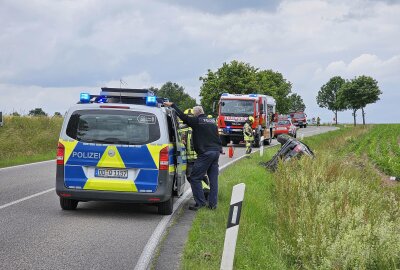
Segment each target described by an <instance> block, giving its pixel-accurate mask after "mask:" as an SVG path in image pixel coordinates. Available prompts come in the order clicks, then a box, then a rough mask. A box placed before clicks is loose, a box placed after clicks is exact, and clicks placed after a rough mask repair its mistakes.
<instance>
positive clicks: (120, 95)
mask: <svg viewBox="0 0 400 270" xmlns="http://www.w3.org/2000/svg"><path fill="white" fill-rule="evenodd" d="M122 85H128V84H127V83H126V82H124V81H123V80H122V79H119V89H121V88H122ZM119 103H122V93H121V91H119Z"/></svg>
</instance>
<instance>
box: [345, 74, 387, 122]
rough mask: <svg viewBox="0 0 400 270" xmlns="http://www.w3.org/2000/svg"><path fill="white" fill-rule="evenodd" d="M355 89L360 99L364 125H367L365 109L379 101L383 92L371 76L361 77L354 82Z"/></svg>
mask: <svg viewBox="0 0 400 270" xmlns="http://www.w3.org/2000/svg"><path fill="white" fill-rule="evenodd" d="M352 83H353V87H354V88H355V89H357V93H358V96H359V98H360V101H359V102H360V106H361V113H362V118H363V125H365V112H364V108H365V107H366V106H367V105H368V104H371V103H375V102H377V101H378V100H379V95H381V94H382V91H381V90H380V89H379V86H378V81H376V80H374V79H373V78H372V77H369V76H365V75H363V76H360V77H357V78H355V79H353V80H352Z"/></svg>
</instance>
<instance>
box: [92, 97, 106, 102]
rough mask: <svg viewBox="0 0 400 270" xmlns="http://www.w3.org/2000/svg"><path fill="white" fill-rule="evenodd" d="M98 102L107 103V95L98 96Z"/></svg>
mask: <svg viewBox="0 0 400 270" xmlns="http://www.w3.org/2000/svg"><path fill="white" fill-rule="evenodd" d="M95 102H96V103H107V97H105V96H98V97H96V101H95Z"/></svg>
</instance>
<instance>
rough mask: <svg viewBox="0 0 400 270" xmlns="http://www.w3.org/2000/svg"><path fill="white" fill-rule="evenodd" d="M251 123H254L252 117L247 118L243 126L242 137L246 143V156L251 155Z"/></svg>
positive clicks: (252, 137)
mask: <svg viewBox="0 0 400 270" xmlns="http://www.w3.org/2000/svg"><path fill="white" fill-rule="evenodd" d="M253 122H254V118H253V116H249V118H248V119H247V121H246V123H245V124H244V126H243V136H244V141H245V142H246V155H247V156H249V155H250V153H251V144H252V143H253V141H254V135H253V129H252V128H251V125H252V124H253Z"/></svg>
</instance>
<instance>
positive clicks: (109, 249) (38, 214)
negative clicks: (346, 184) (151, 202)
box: [0, 127, 328, 269]
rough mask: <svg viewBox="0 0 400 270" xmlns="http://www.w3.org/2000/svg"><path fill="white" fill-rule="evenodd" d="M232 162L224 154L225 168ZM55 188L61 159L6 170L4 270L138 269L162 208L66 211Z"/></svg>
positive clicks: (0, 248)
mask: <svg viewBox="0 0 400 270" xmlns="http://www.w3.org/2000/svg"><path fill="white" fill-rule="evenodd" d="M326 131H328V128H326V127H321V128H316V127H308V128H306V129H300V130H299V133H298V135H299V136H301V135H300V134H301V133H303V134H304V135H305V136H309V135H315V134H318V133H320V132H326ZM274 143H276V142H275V141H274ZM244 151H245V149H244V147H237V148H236V151H235V157H238V156H240V155H243V154H244ZM225 152H226V153H227V149H225ZM230 161H231V159H229V158H228V157H227V155H225V156H221V159H220V165H223V164H226V163H227V162H230ZM54 186H55V161H48V162H41V163H36V164H30V165H26V166H16V167H10V168H4V169H0V269H133V268H134V267H135V265H136V262H137V261H138V259H139V257H140V255H141V253H142V250H143V248H144V247H145V245H146V243H147V242H148V240H149V238H150V237H151V235H152V233H153V231H154V229H155V228H156V227H157V225H158V223H159V222H160V220H161V219H162V218H163V216H160V215H158V214H157V208H156V207H154V206H148V205H136V204H122V203H109V202H86V203H82V202H81V203H79V205H78V209H77V210H76V211H62V210H61V208H60V206H59V201H58V197H57V195H56V193H55V191H54Z"/></svg>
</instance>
